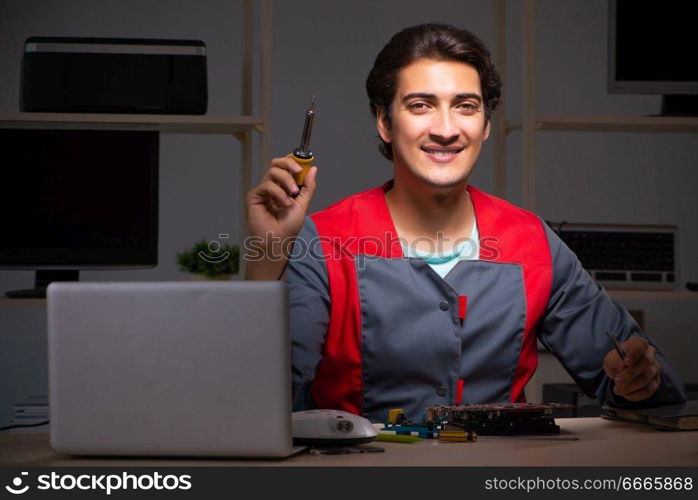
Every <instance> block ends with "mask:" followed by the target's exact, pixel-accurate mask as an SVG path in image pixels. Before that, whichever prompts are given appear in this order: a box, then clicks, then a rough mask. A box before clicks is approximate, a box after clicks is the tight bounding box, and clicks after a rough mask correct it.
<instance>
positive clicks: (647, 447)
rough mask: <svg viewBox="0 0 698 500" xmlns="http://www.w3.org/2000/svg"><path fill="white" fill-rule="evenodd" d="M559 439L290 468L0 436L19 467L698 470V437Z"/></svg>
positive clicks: (416, 447)
mask: <svg viewBox="0 0 698 500" xmlns="http://www.w3.org/2000/svg"><path fill="white" fill-rule="evenodd" d="M556 421H557V423H558V424H559V425H560V427H561V428H562V430H563V432H564V435H563V437H567V436H570V435H576V436H578V437H579V440H577V441H572V440H567V439H555V438H550V437H549V438H547V439H540V438H535V439H534V438H526V437H521V438H508V437H489V436H481V437H480V438H478V441H476V442H474V443H441V442H439V441H437V440H431V439H427V440H424V441H422V442H420V443H414V444H403V443H383V442H381V443H375V444H377V445H379V446H381V447H382V448H385V452H384V453H361V454H348V455H312V454H309V453H302V454H300V455H297V456H294V457H290V458H287V459H284V460H249V459H245V460H234V459H213V460H212V459H192V458H184V459H182V458H173V459H163V458H156V459H143V458H131V459H124V458H94V457H89V458H80V457H68V456H64V455H57V454H56V453H54V452H53V451H52V450H51V448H50V447H49V436H48V434H46V433H42V434H8V433H3V434H1V435H0V465H21V466H31V465H38V466H88V465H90V466H91V465H99V466H122V467H124V466H150V467H153V466H155V467H160V466H168V465H169V466H177V467H182V466H186V467H189V466H227V465H231V466H433V465H459V466H464V465H466V466H467V465H479V466H679V465H680V466H698V431H690V432H667V431H657V430H654V429H652V428H650V427H645V426H643V425H640V424H633V423H626V422H614V421H609V420H603V419H601V418H559V419H556Z"/></svg>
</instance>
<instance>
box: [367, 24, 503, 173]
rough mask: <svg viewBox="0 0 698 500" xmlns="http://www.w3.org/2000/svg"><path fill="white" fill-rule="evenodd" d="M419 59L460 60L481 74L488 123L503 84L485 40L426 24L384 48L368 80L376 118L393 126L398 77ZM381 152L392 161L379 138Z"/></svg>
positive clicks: (404, 32) (408, 30)
mask: <svg viewBox="0 0 698 500" xmlns="http://www.w3.org/2000/svg"><path fill="white" fill-rule="evenodd" d="M417 59H435V60H441V61H459V62H464V63H466V64H470V65H471V66H473V67H474V68H475V70H476V71H477V73H478V75H480V86H481V87H482V88H481V91H482V99H483V101H484V107H485V124H487V123H489V121H490V118H491V117H492V112H493V111H494V110H495V109H496V108H497V104H499V99H500V96H501V89H502V81H501V78H500V76H499V73H498V72H497V70H496V68H495V67H494V64H493V63H492V60H491V58H490V52H489V50H487V47H486V46H485V44H484V43H482V41H481V40H480V39H479V38H478V37H476V36H475V35H473V34H472V33H471V32H470V31H467V30H463V29H459V28H456V27H455V26H451V25H448V24H436V23H427V24H419V25H417V26H411V27H409V28H405V29H403V30H402V31H400V32H399V33H396V34H395V35H393V37H392V38H391V39H390V41H389V42H388V44H387V45H386V46H385V47H383V49H382V50H381V51H380V53H379V54H378V56H377V57H376V60H375V62H374V63H373V68H371V72H370V73H369V74H368V78H367V79H366V92H367V93H368V99H369V106H370V108H371V114H372V115H373V117H374V118H375V117H377V116H378V110H381V111H382V112H383V113H384V115H385V120H386V124H387V125H388V127H390V126H391V124H392V112H391V109H390V105H391V103H392V102H393V99H394V98H395V90H396V87H397V74H398V72H399V71H400V70H401V69H402V68H404V67H405V66H407V65H408V64H410V63H412V62H414V61H416V60H417ZM379 139H380V142H381V144H380V151H381V153H382V154H383V156H385V157H386V158H387V159H388V160H392V159H393V149H392V146H391V145H390V143H388V142H385V141H383V139H381V138H380V136H379Z"/></svg>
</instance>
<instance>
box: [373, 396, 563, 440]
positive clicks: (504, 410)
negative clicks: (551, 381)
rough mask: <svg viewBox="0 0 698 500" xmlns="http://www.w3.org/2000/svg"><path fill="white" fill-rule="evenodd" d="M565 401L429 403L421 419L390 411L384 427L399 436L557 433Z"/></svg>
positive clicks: (427, 436) (472, 436)
mask: <svg viewBox="0 0 698 500" xmlns="http://www.w3.org/2000/svg"><path fill="white" fill-rule="evenodd" d="M572 408H574V406H572V405H569V404H565V403H489V404H474V405H456V406H446V405H440V406H428V407H427V408H426V410H425V413H424V419H423V421H422V422H411V421H409V420H407V419H406V418H405V415H404V413H403V412H402V410H401V409H398V408H394V409H391V410H390V412H389V417H388V421H387V422H386V423H385V425H384V427H383V430H387V431H394V432H395V433H396V434H398V435H409V434H413V433H417V434H418V435H419V436H420V437H421V438H436V437H439V438H441V433H442V432H443V431H447V432H445V433H444V434H448V433H449V432H451V431H461V432H464V433H466V434H467V435H468V437H469V440H473V438H474V437H476V436H477V435H478V434H479V435H482V436H507V435H508V436H515V435H527V434H559V433H560V426H558V425H557V424H556V423H555V419H554V418H553V412H554V411H555V410H567V409H572Z"/></svg>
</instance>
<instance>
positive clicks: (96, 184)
mask: <svg viewBox="0 0 698 500" xmlns="http://www.w3.org/2000/svg"><path fill="white" fill-rule="evenodd" d="M158 145H159V135H158V132H156V131H122V130H60V129H51V130H36V129H0V155H1V156H0V157H1V158H2V163H1V164H2V167H1V168H2V172H1V174H0V179H1V180H0V228H2V231H1V233H0V267H1V268H13V269H84V268H115V267H129V268H131V267H152V266H155V265H156V264H157V241H158V161H159V154H158V150H159V146H158Z"/></svg>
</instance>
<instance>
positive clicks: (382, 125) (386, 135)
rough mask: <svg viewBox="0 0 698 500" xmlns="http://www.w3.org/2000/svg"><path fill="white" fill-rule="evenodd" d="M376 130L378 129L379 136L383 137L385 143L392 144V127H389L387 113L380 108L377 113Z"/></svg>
mask: <svg viewBox="0 0 698 500" xmlns="http://www.w3.org/2000/svg"><path fill="white" fill-rule="evenodd" d="M376 128H377V129H378V134H379V135H380V136H381V139H383V141H384V142H392V141H393V135H392V134H391V133H390V127H389V126H388V121H387V120H386V117H385V111H384V110H383V108H378V110H377V111H376Z"/></svg>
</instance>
